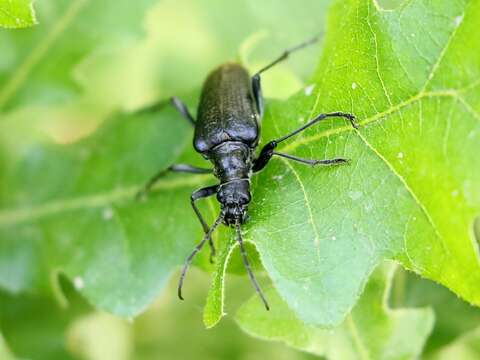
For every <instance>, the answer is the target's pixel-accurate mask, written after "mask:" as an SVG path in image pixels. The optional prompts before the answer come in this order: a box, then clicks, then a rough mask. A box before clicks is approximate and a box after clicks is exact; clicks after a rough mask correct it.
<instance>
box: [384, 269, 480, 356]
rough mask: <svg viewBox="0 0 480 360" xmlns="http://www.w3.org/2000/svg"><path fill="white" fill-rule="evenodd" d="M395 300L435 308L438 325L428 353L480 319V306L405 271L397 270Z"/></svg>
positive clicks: (397, 304)
mask: <svg viewBox="0 0 480 360" xmlns="http://www.w3.org/2000/svg"><path fill="white" fill-rule="evenodd" d="M391 303H392V304H393V306H394V307H395V308H411V307H430V308H432V309H433V311H434V312H435V327H434V329H433V331H432V334H431V336H430V338H429V339H428V342H427V344H426V345H425V349H424V354H425V355H426V356H427V355H431V354H432V353H436V352H438V351H441V349H442V348H444V347H448V346H449V345H450V344H452V343H454V342H456V341H458V340H460V339H461V337H463V336H465V335H467V334H468V333H470V332H472V331H475V329H476V328H477V327H478V324H479V323H480V309H479V308H477V307H473V306H470V305H469V304H467V303H466V302H464V301H462V300H461V299H459V298H458V297H457V296H456V295H455V294H453V293H452V292H451V291H449V290H448V289H446V288H444V287H442V286H440V285H438V284H435V283H434V282H432V281H428V280H424V279H421V278H419V277H418V276H415V275H414V274H412V273H408V272H405V271H397V273H396V276H395V281H394V284H393V291H392V296H391ZM452 314H455V316H452Z"/></svg>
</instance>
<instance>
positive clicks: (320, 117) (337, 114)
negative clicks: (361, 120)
mask: <svg viewBox="0 0 480 360" xmlns="http://www.w3.org/2000/svg"><path fill="white" fill-rule="evenodd" d="M331 117H343V118H345V119H347V120H348V121H350V124H352V127H353V128H354V129H358V125H357V123H356V121H355V116H354V115H352V114H348V113H344V112H333V113H327V114H320V115H318V116H316V117H315V118H313V119H312V120H310V121H309V122H308V123H306V124H305V125H303V126H302V127H300V128H298V129H297V130H295V131H292V132H291V133H289V134H287V135H285V136H282V137H281V138H279V139H276V140H275V141H276V142H277V143H281V142H282V141H285V140H287V139H289V138H291V137H292V136H295V135H297V134H299V133H301V132H302V131H304V130H306V129H308V128H309V127H311V126H313V125H315V124H316V123H318V122H320V121H322V120H324V119H327V118H331Z"/></svg>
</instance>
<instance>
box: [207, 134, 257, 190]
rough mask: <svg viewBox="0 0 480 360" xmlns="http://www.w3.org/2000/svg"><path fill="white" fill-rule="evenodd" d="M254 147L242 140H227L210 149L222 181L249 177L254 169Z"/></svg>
mask: <svg viewBox="0 0 480 360" xmlns="http://www.w3.org/2000/svg"><path fill="white" fill-rule="evenodd" d="M252 155H253V153H252V149H251V148H250V147H249V146H248V145H245V144H243V143H241V142H237V141H226V142H224V143H222V144H220V145H218V146H216V147H215V148H213V149H212V150H210V151H209V154H208V158H209V159H210V161H212V163H213V166H214V173H215V176H216V177H217V178H218V179H219V180H220V183H221V184H223V183H227V182H229V181H233V180H236V179H248V178H250V173H251V169H252Z"/></svg>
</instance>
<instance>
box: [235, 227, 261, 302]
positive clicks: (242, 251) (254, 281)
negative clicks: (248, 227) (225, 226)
mask: <svg viewBox="0 0 480 360" xmlns="http://www.w3.org/2000/svg"><path fill="white" fill-rule="evenodd" d="M235 227H236V229H237V241H238V244H239V245H240V253H241V254H242V258H243V263H244V264H245V267H246V268H247V273H248V276H249V277H250V280H251V281H252V283H253V286H254V287H255V290H256V291H257V294H258V295H259V296H260V298H261V299H262V301H263V304H264V305H265V309H267V310H270V306H269V305H268V302H267V299H266V298H265V295H263V292H262V289H260V286H259V285H258V283H257V280H256V279H255V275H253V272H252V269H251V267H250V263H249V261H248V258H247V252H246V251H245V247H244V245H243V239H242V229H241V228H240V222H239V221H237V222H236V223H235Z"/></svg>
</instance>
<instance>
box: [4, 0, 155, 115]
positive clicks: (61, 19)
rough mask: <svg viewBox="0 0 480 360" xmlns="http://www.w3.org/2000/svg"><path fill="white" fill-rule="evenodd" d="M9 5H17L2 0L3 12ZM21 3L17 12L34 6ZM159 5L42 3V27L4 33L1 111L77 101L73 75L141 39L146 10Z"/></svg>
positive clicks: (76, 0) (144, 0)
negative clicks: (97, 55)
mask: <svg viewBox="0 0 480 360" xmlns="http://www.w3.org/2000/svg"><path fill="white" fill-rule="evenodd" d="M4 3H8V4H10V3H12V2H11V1H8V0H2V1H1V2H0V9H2V7H3V6H2V5H3V4H4ZM16 3H18V4H17V5H11V6H12V8H18V7H19V5H20V4H22V5H23V6H22V8H23V7H25V6H28V4H29V3H30V1H28V2H27V1H25V0H21V1H16ZM154 3H155V1H154V0H140V1H135V2H131V1H125V0H123V1H113V0H107V1H100V2H98V1H90V0H73V1H70V0H61V1H53V0H44V1H38V2H37V3H36V4H35V8H36V16H37V18H38V20H39V22H40V24H39V25H38V26H35V27H34V28H32V29H27V30H24V31H22V32H13V31H9V32H6V31H2V32H1V33H0V52H1V53H2V54H5V55H4V56H2V59H1V60H0V84H1V86H0V110H2V111H4V110H10V109H12V108H14V107H17V106H19V105H25V104H27V105H31V104H58V103H62V102H66V101H69V100H71V99H72V98H75V97H76V96H77V95H78V92H79V86H78V82H76V81H75V80H74V78H73V73H72V71H73V70H74V69H75V67H76V66H78V65H79V64H80V62H81V61H83V60H85V59H86V58H87V56H88V55H91V53H93V52H94V51H99V50H100V49H104V48H109V49H113V48H120V47H122V46H125V45H126V44H128V43H129V42H131V41H132V40H133V39H134V37H138V36H139V35H140V32H141V24H142V19H143V17H144V15H145V10H146V9H148V8H150V7H151V5H152V4H154ZM28 9H29V10H30V7H29V6H28ZM7 10H8V8H7ZM1 14H2V12H1V11H0V19H1ZM32 20H33V18H32Z"/></svg>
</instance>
